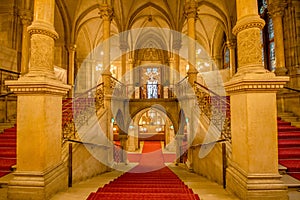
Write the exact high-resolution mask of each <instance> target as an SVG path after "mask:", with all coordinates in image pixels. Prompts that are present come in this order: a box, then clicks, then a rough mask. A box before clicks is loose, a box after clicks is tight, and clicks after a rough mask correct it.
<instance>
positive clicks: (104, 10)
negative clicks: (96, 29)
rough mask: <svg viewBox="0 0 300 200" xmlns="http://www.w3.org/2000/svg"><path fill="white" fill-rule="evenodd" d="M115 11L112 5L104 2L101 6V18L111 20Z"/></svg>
mask: <svg viewBox="0 0 300 200" xmlns="http://www.w3.org/2000/svg"><path fill="white" fill-rule="evenodd" d="M113 13H114V12H113V9H112V7H111V6H109V5H108V4H102V5H100V6H99V15H100V18H101V19H103V20H108V21H111V19H112V17H113Z"/></svg>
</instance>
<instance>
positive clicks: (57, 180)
mask: <svg viewBox="0 0 300 200" xmlns="http://www.w3.org/2000/svg"><path fill="white" fill-rule="evenodd" d="M54 7H55V1H54V0H36V1H35V6H34V8H35V10H34V20H33V23H32V25H31V26H29V27H28V31H29V33H30V34H31V56H30V64H31V66H30V68H29V72H28V73H27V74H25V75H24V76H22V77H21V78H19V79H18V80H16V81H7V82H6V85H7V86H8V87H9V88H10V90H11V91H12V92H14V93H15V94H17V95H18V102H17V123H18V125H17V138H18V139H17V169H16V171H15V172H14V173H13V179H12V180H11V181H10V182H9V184H8V199H24V200H27V199H28V200H29V199H39V200H42V199H49V198H50V197H51V196H52V195H53V194H55V193H57V192H58V191H61V190H65V189H67V187H68V182H67V169H66V168H65V167H64V165H63V163H62V160H61V159H62V155H61V153H62V152H61V151H62V147H61V145H62V141H61V140H62V133H61V130H62V127H61V124H62V114H61V113H62V96H63V95H66V93H67V91H68V90H69V89H70V87H69V86H67V85H64V84H63V83H61V82H60V81H59V80H57V79H56V78H55V76H54V66H53V60H54V40H55V39H56V38H57V37H58V34H57V33H56V32H55V30H54V27H53V24H54Z"/></svg>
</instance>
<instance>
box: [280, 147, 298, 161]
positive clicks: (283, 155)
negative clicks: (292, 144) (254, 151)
mask: <svg viewBox="0 0 300 200" xmlns="http://www.w3.org/2000/svg"><path fill="white" fill-rule="evenodd" d="M278 157H279V159H288V158H291V159H295V158H298V159H300V148H281V149H280V151H279V152H278Z"/></svg>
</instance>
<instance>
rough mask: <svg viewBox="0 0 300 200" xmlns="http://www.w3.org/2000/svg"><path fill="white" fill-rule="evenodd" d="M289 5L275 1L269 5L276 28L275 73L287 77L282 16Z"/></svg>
mask: <svg viewBox="0 0 300 200" xmlns="http://www.w3.org/2000/svg"><path fill="white" fill-rule="evenodd" d="M286 5H287V3H285V2H282V1H279V0H273V1H271V3H270V5H269V14H270V16H271V18H272V20H273V28H274V40H275V49H276V51H275V58H276V69H275V73H276V75H279V76H284V75H286V72H287V69H286V67H285V54H284V42H283V26H282V16H283V13H284V9H285V7H286Z"/></svg>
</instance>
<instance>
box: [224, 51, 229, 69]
mask: <svg viewBox="0 0 300 200" xmlns="http://www.w3.org/2000/svg"><path fill="white" fill-rule="evenodd" d="M227 67H230V51H229V48H228V47H225V50H224V69H226V68H227Z"/></svg>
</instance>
